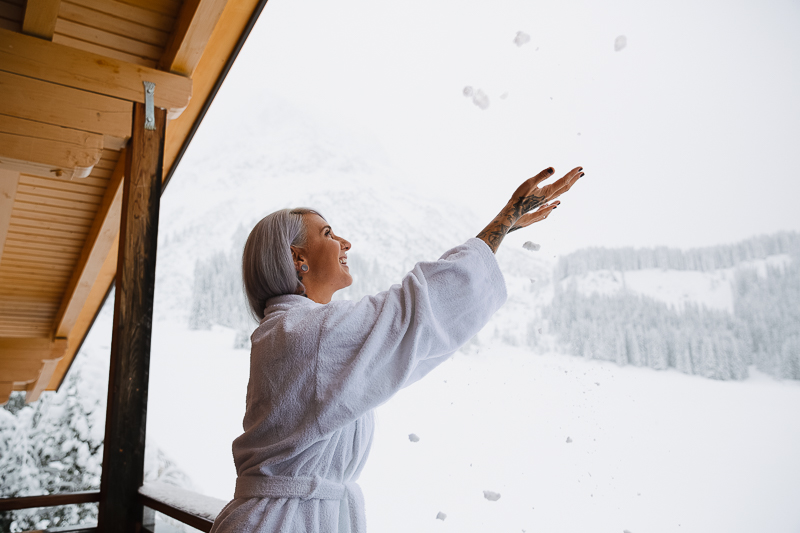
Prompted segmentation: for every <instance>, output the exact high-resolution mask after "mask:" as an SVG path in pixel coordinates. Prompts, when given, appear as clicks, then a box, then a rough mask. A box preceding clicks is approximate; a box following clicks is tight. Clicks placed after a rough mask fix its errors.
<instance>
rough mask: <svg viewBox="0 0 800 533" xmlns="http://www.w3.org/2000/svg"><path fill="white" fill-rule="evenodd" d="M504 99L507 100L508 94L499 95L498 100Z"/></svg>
mask: <svg viewBox="0 0 800 533" xmlns="http://www.w3.org/2000/svg"><path fill="white" fill-rule="evenodd" d="M506 98H508V93H503V94H501V95H500V100H505V99H506Z"/></svg>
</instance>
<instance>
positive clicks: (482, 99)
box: [472, 89, 489, 109]
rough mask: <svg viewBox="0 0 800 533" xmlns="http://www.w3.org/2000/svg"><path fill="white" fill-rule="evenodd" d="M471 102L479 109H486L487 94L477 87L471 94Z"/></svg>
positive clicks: (487, 103) (487, 102)
mask: <svg viewBox="0 0 800 533" xmlns="http://www.w3.org/2000/svg"><path fill="white" fill-rule="evenodd" d="M472 103H473V104H475V105H476V106H478V107H480V108H481V109H487V108H488V107H489V96H488V95H487V94H486V93H485V92H483V91H482V90H480V89H478V90H477V91H475V94H474V95H472Z"/></svg>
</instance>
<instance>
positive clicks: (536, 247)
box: [522, 241, 542, 252]
mask: <svg viewBox="0 0 800 533" xmlns="http://www.w3.org/2000/svg"><path fill="white" fill-rule="evenodd" d="M522 247H523V248H525V249H526V250H530V251H531V252H538V251H539V248H541V247H542V245H541V244H536V243H535V242H531V241H528V242H526V243H525V244H523V245H522Z"/></svg>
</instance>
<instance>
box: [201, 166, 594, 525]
mask: <svg viewBox="0 0 800 533" xmlns="http://www.w3.org/2000/svg"><path fill="white" fill-rule="evenodd" d="M582 170H583V169H582V168H580V167H579V168H576V169H574V170H572V171H570V172H569V173H568V174H567V175H566V176H564V177H563V178H561V179H560V180H558V181H556V182H555V183H553V184H550V185H547V186H543V187H539V184H540V183H541V182H542V181H544V180H545V179H547V178H549V177H550V176H552V174H553V169H552V168H548V169H545V170H543V171H542V172H540V173H539V174H538V175H536V176H535V177H533V178H531V179H529V180H527V181H525V182H524V183H523V184H522V185H520V187H519V188H518V189H517V190H516V191H515V192H514V195H513V196H512V198H511V200H510V201H509V202H508V204H507V205H506V206H505V207H504V208H503V210H502V211H501V212H500V214H499V215H498V216H497V217H496V218H495V219H494V220H493V221H492V222H491V223H490V224H489V225H488V226H486V228H485V229H484V230H483V231H482V232H481V233H480V234H478V236H477V237H476V238H474V239H469V240H468V241H467V242H466V243H464V244H462V245H461V246H457V247H456V248H453V249H452V250H450V251H448V252H446V253H445V254H444V255H443V256H442V257H441V258H440V259H439V260H438V261H435V262H429V263H418V264H417V265H416V266H415V267H414V269H413V270H412V271H411V272H410V273H408V274H407V275H406V276H405V278H404V279H403V281H402V283H401V284H400V285H394V286H392V287H391V288H390V289H389V290H388V291H385V292H382V293H379V294H377V295H375V296H370V297H366V298H363V299H362V300H360V301H358V302H352V301H336V302H331V297H332V296H333V294H334V293H335V292H336V291H337V290H339V289H343V288H345V287H347V286H349V285H350V284H351V283H352V281H353V279H352V277H351V276H350V272H349V268H348V266H347V251H348V250H349V249H350V243H349V242H348V241H347V240H345V239H343V238H342V237H339V236H337V235H336V234H335V233H334V232H333V229H332V228H331V227H330V226H329V225H328V224H327V222H326V221H325V219H324V218H322V216H321V215H320V214H319V213H317V212H315V211H312V210H310V209H295V210H288V209H285V210H282V211H277V212H275V213H272V214H271V215H268V216H267V217H265V218H264V219H263V220H261V221H260V222H259V223H258V224H257V225H256V227H255V228H254V229H253V231H252V232H251V233H250V236H249V237H248V239H247V243H246V244H245V248H244V255H243V261H242V268H243V276H244V284H245V291H246V293H247V297H248V300H249V302H250V306H251V308H252V310H253V312H254V313H255V314H256V315H257V316H258V318H259V319H260V320H261V324H260V325H259V327H258V328H257V329H256V330H255V332H254V333H253V335H252V351H251V355H250V382H249V384H248V386H247V410H246V413H245V417H244V433H243V434H242V435H241V436H239V437H238V438H237V439H236V440H235V441H234V442H233V458H234V462H235V463H236V471H237V474H238V478H237V480H236V492H235V494H234V499H233V501H231V502H230V503H229V504H228V505H227V506H225V508H224V509H223V510H222V511H221V512H220V514H219V516H218V517H217V519H216V521H215V522H214V527H213V528H212V529H211V531H212V532H216V533H222V532H251V531H252V532H262V533H268V532H269V533H272V532H287V533H288V532H319V533H322V532H325V533H329V532H360V533H363V532H364V531H366V526H365V519H364V500H363V497H362V494H361V490H360V488H359V487H358V485H357V484H356V483H355V481H356V479H358V476H359V473H360V472H361V469H362V468H363V466H364V462H365V461H366V458H367V455H368V453H369V449H370V445H371V442H372V434H373V427H374V424H373V416H372V409H373V408H375V407H377V406H378V405H380V404H382V403H384V402H385V401H386V400H388V399H389V398H391V397H392V395H394V394H395V393H396V392H397V391H398V390H400V389H401V388H403V387H405V386H407V385H410V384H411V383H413V382H415V381H417V380H418V379H420V378H421V377H423V376H424V375H425V374H427V373H428V372H430V370H431V369H433V368H434V367H435V366H436V365H438V364H439V363H441V362H442V361H444V360H446V359H447V358H448V357H450V355H452V353H453V352H455V351H456V350H457V349H458V348H459V347H460V346H462V345H463V344H464V343H465V342H466V341H467V340H469V339H470V338H471V337H472V336H473V335H475V334H476V333H477V332H478V331H479V330H480V329H481V328H482V327H483V326H484V325H485V324H486V322H487V321H488V320H489V318H490V317H491V316H492V314H494V312H495V311H496V310H497V309H498V308H500V306H501V305H502V304H503V303H504V302H505V300H506V287H505V281H504V280H503V275H502V273H501V272H500V269H499V268H498V265H497V261H496V260H495V258H494V255H493V254H494V253H495V252H497V248H498V246H500V243H501V242H502V240H503V237H504V236H505V235H506V234H507V233H508V232H510V231H515V230H517V229H520V228H524V227H526V226H529V225H531V224H533V223H534V222H538V221H540V220H544V219H545V218H547V216H548V215H549V214H550V213H551V212H552V210H553V209H556V207H557V206H558V204H559V202H554V201H553V200H555V199H556V198H557V197H558V196H560V195H561V194H563V193H564V192H566V191H567V190H568V189H569V188H570V187H571V186H572V185H573V184H574V183H575V182H576V181H577V180H578V179H580V178H581V177H582V176H583V172H582ZM537 208H538V209H537ZM534 209H536V210H535V211H534Z"/></svg>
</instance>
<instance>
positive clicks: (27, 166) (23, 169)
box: [0, 157, 80, 180]
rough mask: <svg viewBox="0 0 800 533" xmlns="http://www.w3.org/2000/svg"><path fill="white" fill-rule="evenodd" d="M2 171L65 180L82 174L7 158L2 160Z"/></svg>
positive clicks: (0, 167)
mask: <svg viewBox="0 0 800 533" xmlns="http://www.w3.org/2000/svg"><path fill="white" fill-rule="evenodd" d="M0 169H4V170H11V171H14V172H19V173H21V174H30V175H34V176H41V177H44V178H49V177H51V176H55V177H58V178H61V179H65V180H70V179H72V177H73V176H74V175H75V174H76V173H78V174H80V171H77V170H75V169H71V168H61V167H53V166H51V165H43V164H40V163H33V162H30V161H21V160H19V159H11V158H5V157H4V158H2V159H0Z"/></svg>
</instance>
